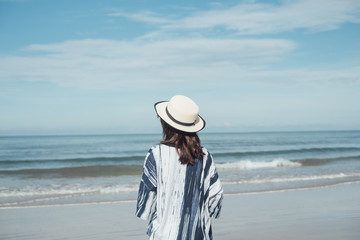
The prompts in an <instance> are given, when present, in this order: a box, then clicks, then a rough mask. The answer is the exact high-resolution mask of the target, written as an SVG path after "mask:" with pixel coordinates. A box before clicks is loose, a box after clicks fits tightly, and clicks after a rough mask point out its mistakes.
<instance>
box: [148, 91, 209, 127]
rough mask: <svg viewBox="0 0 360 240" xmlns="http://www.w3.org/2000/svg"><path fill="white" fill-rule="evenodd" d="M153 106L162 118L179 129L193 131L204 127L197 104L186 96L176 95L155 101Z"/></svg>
mask: <svg viewBox="0 0 360 240" xmlns="http://www.w3.org/2000/svg"><path fill="white" fill-rule="evenodd" d="M154 107H155V111H156V113H157V114H158V115H159V117H160V118H161V119H162V120H164V121H165V122H166V123H167V124H169V125H170V126H172V127H173V128H175V129H178V130H180V131H183V132H190V133H194V132H198V131H200V130H201V129H203V128H204V127H205V121H204V119H203V118H202V117H201V116H200V115H199V107H198V105H197V104H196V103H195V102H194V101H193V100H191V99H190V98H188V97H186V96H182V95H176V96H174V97H172V98H171V99H170V101H161V102H157V103H155V105H154Z"/></svg>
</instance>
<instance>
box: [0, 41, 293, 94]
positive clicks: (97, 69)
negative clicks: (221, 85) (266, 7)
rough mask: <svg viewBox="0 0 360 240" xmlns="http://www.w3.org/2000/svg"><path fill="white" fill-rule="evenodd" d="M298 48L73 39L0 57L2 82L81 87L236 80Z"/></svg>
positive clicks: (278, 44) (272, 44)
mask: <svg viewBox="0 0 360 240" xmlns="http://www.w3.org/2000/svg"><path fill="white" fill-rule="evenodd" d="M295 47H296V45H295V44H294V43H293V42H291V41H288V40H283V39H238V40H236V39H206V38H199V39H178V40H163V41H153V42H149V41H132V42H126V41H111V40H94V39H87V40H77V41H66V42H62V43H55V44H43V45H41V44H34V45H30V46H28V47H26V48H25V49H24V50H25V51H26V52H27V53H28V54H30V56H2V57H0V75H1V76H2V77H1V79H2V81H6V80H25V81H50V82H54V83H57V84H61V85H71V86H73V85H75V86H80V87H96V88H98V87H104V88H108V87H121V86H134V85H136V86H139V84H140V85H141V84H143V85H144V86H147V85H152V84H157V83H163V82H169V80H171V81H175V82H176V81H177V82H183V81H190V82H192V83H195V84H200V83H201V82H209V81H210V82H211V81H214V82H217V81H218V80H219V79H222V80H225V81H237V80H238V79H239V78H240V77H241V75H237V74H239V73H241V72H242V71H243V69H245V68H247V69H254V68H259V66H262V65H266V64H268V63H270V62H274V61H278V60H279V59H281V58H283V57H284V56H286V55H287V54H289V53H290V52H291V51H292V50H293V49H294V48H295Z"/></svg>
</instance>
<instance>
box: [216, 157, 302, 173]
mask: <svg viewBox="0 0 360 240" xmlns="http://www.w3.org/2000/svg"><path fill="white" fill-rule="evenodd" d="M299 166H301V163H299V162H292V161H290V160H287V159H284V158H276V159H274V160H272V161H271V162H264V161H261V162H256V161H250V160H242V161H238V162H233V163H218V164H217V168H218V169H224V170H231V169H240V170H251V169H259V168H277V167H299Z"/></svg>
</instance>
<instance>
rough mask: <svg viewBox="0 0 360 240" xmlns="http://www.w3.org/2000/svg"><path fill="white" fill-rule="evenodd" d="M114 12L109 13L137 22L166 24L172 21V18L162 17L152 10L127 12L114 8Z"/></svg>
mask: <svg viewBox="0 0 360 240" xmlns="http://www.w3.org/2000/svg"><path fill="white" fill-rule="evenodd" d="M111 11H113V12H112V13H109V14H108V16H112V17H125V18H128V19H131V20H133V21H136V22H147V23H155V24H164V23H170V22H171V20H169V19H166V18H162V17H160V16H158V15H157V14H156V13H154V12H152V11H141V12H137V13H126V12H124V11H123V10H116V9H112V10H111Z"/></svg>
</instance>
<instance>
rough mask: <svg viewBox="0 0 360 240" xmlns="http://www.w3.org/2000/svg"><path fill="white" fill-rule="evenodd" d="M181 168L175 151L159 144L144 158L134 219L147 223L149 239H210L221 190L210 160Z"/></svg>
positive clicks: (197, 161) (219, 206)
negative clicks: (212, 221) (146, 221)
mask: <svg viewBox="0 0 360 240" xmlns="http://www.w3.org/2000/svg"><path fill="white" fill-rule="evenodd" d="M203 152H204V153H205V156H204V158H203V160H202V161H201V160H196V162H195V164H193V165H190V164H189V165H183V164H181V163H180V162H179V161H178V159H179V157H178V154H177V152H176V149H175V147H172V146H168V145H164V144H159V145H156V146H154V147H153V148H151V149H150V150H149V152H148V154H147V155H146V158H145V162H144V170H143V175H142V178H141V182H140V186H139V194H138V200H137V208H136V215H137V216H138V217H139V218H141V219H144V220H149V227H148V231H147V234H148V235H149V239H169V240H172V239H186V240H188V239H196V240H201V239H212V230H211V220H210V218H211V217H213V218H218V217H219V215H220V211H221V204H222V199H223V189H222V185H221V182H220V179H219V177H218V173H217V171H216V168H215V164H214V161H213V158H212V156H211V155H210V154H209V152H208V151H207V150H206V149H205V148H203Z"/></svg>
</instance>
